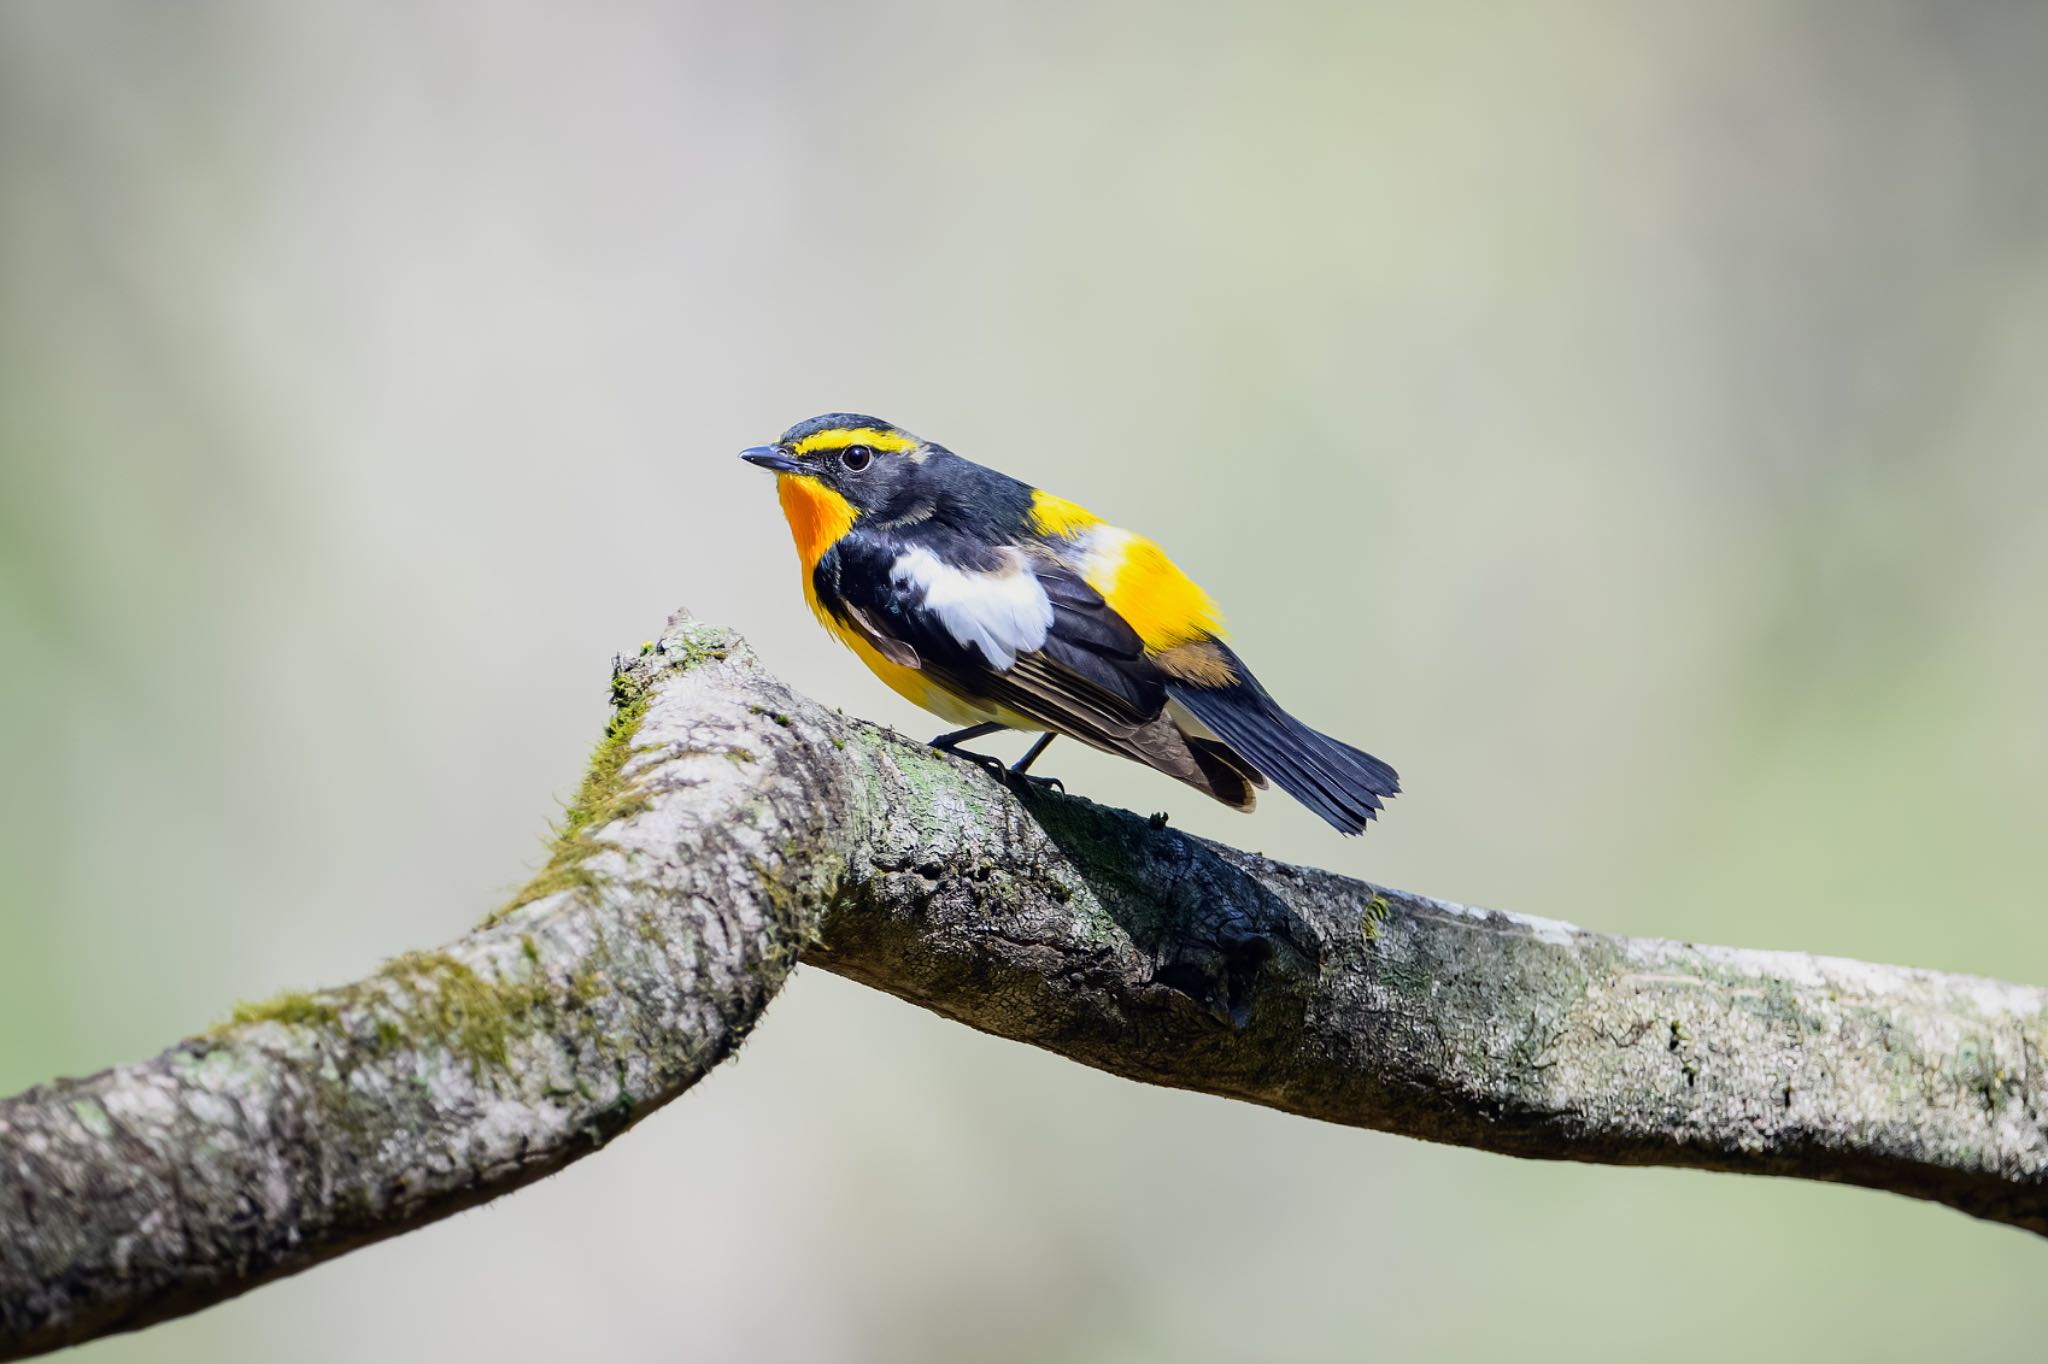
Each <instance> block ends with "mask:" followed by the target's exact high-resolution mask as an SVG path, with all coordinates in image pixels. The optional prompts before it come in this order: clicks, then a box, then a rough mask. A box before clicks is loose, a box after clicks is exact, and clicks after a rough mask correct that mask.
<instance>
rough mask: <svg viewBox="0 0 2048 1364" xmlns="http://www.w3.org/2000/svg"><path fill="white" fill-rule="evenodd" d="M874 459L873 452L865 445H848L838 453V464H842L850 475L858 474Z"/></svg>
mask: <svg viewBox="0 0 2048 1364" xmlns="http://www.w3.org/2000/svg"><path fill="white" fill-rule="evenodd" d="M874 458H875V452H874V451H873V450H872V449H870V448H869V447H867V446H865V445H849V446H847V447H846V448H845V449H844V450H841V451H840V452H839V462H840V463H841V464H844V465H845V466H846V468H847V470H848V472H850V473H856V474H857V473H859V472H860V471H861V470H863V469H865V468H867V467H868V465H869V464H870V463H872V462H873V460H874Z"/></svg>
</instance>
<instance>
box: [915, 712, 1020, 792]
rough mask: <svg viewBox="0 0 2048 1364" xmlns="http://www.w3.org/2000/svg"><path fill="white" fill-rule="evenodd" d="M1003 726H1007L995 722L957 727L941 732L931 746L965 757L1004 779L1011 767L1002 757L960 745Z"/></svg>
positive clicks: (991, 774)
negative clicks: (1005, 763)
mask: <svg viewBox="0 0 2048 1364" xmlns="http://www.w3.org/2000/svg"><path fill="white" fill-rule="evenodd" d="M1002 728H1005V726H1002V725H998V724H995V723H993V722H984V723H982V724H978V725H969V726H968V727H967V728H965V729H956V730H952V731H949V732H948V733H945V734H941V735H940V736H939V737H938V738H936V739H934V740H932V741H931V745H930V746H931V747H932V748H935V749H937V750H938V751H939V752H941V753H951V754H953V755H955V756H956V757H961V758H965V759H967V761H969V762H971V763H973V764H974V765H975V766H976V767H978V768H980V769H981V770H982V771H984V772H986V773H988V774H989V775H990V776H992V777H995V778H997V779H998V780H1004V779H1007V778H1008V776H1009V772H1010V769H1008V768H1007V767H1004V766H1003V760H1002V759H1001V758H992V757H990V756H989V755H988V754H986V753H972V752H969V751H968V750H967V749H964V748H961V747H960V746H959V745H961V744H963V743H966V742H967V741H968V740H969V739H979V738H981V737H982V736H983V735H985V734H993V733H995V732H996V731H997V730H999V729H1002Z"/></svg>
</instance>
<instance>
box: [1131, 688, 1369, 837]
mask: <svg viewBox="0 0 2048 1364" xmlns="http://www.w3.org/2000/svg"><path fill="white" fill-rule="evenodd" d="M1230 661H1231V662H1232V663H1233V664H1234V665H1235V666H1236V669H1237V674H1238V676H1239V677H1240V678H1242V679H1243V680H1242V681H1240V682H1237V683H1235V684H1234V685H1232V686H1228V687H1213V688H1212V687H1198V686H1195V685H1193V684H1192V683H1186V682H1169V683H1168V684H1167V687H1166V693H1167V695H1169V696H1171V697H1172V698H1173V699H1174V700H1176V701H1178V702H1180V704H1181V705H1182V706H1184V707H1186V708H1187V710H1188V712H1189V714H1191V715H1193V716H1194V717H1195V719H1197V720H1199V721H1201V722H1202V723H1203V724H1204V725H1206V726H1208V727H1209V729H1210V730H1211V731H1213V732H1214V733H1215V735H1216V737H1217V738H1219V739H1221V740H1222V741H1223V742H1224V743H1226V744H1228V745H1230V747H1231V749H1232V750H1233V751H1234V752H1236V753H1237V754H1238V755H1239V756H1240V757H1242V758H1243V759H1244V760H1245V761H1246V762H1248V763H1249V764H1251V766H1253V767H1254V768H1257V769H1258V770H1259V771H1260V772H1261V773H1263V774H1265V775H1266V776H1267V777H1270V778H1271V779H1272V780H1273V781H1274V782H1275V783H1276V784H1277V785H1278V786H1279V787H1280V789H1281V790H1283V791H1285V792H1286V793H1287V794H1288V795H1290V796H1293V797H1294V798H1295V799H1296V800H1298V801H1300V802H1301V803H1302V804H1303V805H1306V806H1307V807H1308V808H1309V809H1311V810H1313V811H1315V812H1316V813H1317V814H1319V815H1321V816H1322V817H1323V818H1324V819H1326V820H1328V821H1329V822H1330V824H1331V826H1332V827H1334V828H1335V829H1337V830H1338V831H1339V832H1340V833H1347V834H1362V833H1364V832H1365V826H1366V824H1367V823H1368V822H1369V821H1370V820H1371V819H1372V817H1373V816H1374V815H1375V814H1377V813H1378V812H1379V810H1380V807H1381V806H1382V805H1383V804H1384V803H1385V802H1386V801H1387V800H1388V799H1390V798H1392V797H1393V796H1395V795H1397V794H1399V793H1400V790H1401V779H1400V777H1398V776H1397V775H1395V772H1394V769H1393V768H1391V767H1389V766H1387V765H1386V764H1385V763H1383V762H1381V761H1380V760H1379V759H1378V758H1375V757H1373V756H1372V754H1370V753H1364V752H1361V751H1360V750H1358V749H1355V748H1353V747H1352V746H1351V745H1350V744H1347V743H1340V742H1339V741H1338V740H1336V739H1332V738H1331V737H1330V736H1329V735H1327V734H1322V733H1318V732H1317V731H1315V730H1313V729H1310V728H1309V727H1308V726H1307V725H1305V724H1303V723H1302V722H1301V721H1299V720H1297V719H1295V718H1294V717H1293V716H1292V715H1289V714H1288V713H1287V712H1286V711H1284V710H1282V709H1280V705H1279V703H1278V702H1276V701H1275V700H1274V699H1273V698H1272V697H1271V696H1268V695H1267V694H1266V689H1265V688H1264V687H1262V686H1260V685H1259V682H1258V679H1257V678H1255V677H1253V676H1252V675H1251V672H1250V671H1249V670H1248V669H1247V668H1246V667H1245V666H1244V663H1243V662H1242V660H1240V659H1239V658H1238V657H1237V656H1236V655H1235V654H1231V655H1230Z"/></svg>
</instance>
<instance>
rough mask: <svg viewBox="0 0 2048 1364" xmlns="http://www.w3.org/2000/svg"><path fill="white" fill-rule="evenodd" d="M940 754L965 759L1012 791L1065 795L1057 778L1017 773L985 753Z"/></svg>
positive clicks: (1065, 790)
mask: <svg viewBox="0 0 2048 1364" xmlns="http://www.w3.org/2000/svg"><path fill="white" fill-rule="evenodd" d="M940 752H944V753H951V754H952V755H953V756H954V757H956V758H965V759H967V761H969V762H971V763H973V764H974V765H975V766H976V767H978V768H980V769H981V770H982V771H984V772H986V773H988V774H989V775H990V776H991V777H994V778H995V779H996V780H997V781H999V782H1001V783H1002V784H1003V785H1005V786H1007V787H1009V788H1010V789H1011V790H1012V791H1020V792H1026V791H1057V792H1059V793H1060V794H1061V795H1065V794H1066V793H1067V787H1066V783H1064V782H1062V781H1061V780H1060V779H1059V778H1058V777H1037V776H1033V775H1032V774H1031V773H1029V772H1019V771H1017V770H1016V769H1015V768H1012V767H1008V766H1005V765H1004V763H1003V760H1002V759H1001V758H995V757H990V756H989V755H988V754H986V753H970V752H969V751H968V750H966V749H964V748H953V749H941V750H940Z"/></svg>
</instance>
